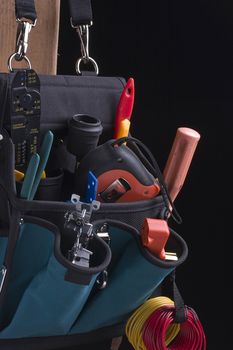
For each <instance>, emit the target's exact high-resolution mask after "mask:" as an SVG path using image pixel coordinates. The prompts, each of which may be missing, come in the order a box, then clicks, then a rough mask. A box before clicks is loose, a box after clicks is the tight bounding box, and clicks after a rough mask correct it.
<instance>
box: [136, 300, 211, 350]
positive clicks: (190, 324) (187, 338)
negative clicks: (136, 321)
mask: <svg viewBox="0 0 233 350" xmlns="http://www.w3.org/2000/svg"><path fill="white" fill-rule="evenodd" d="M174 311H175V308H174V307H173V306H163V307H162V308H160V309H158V310H156V311H155V312H153V313H152V315H151V316H150V317H149V318H148V320H147V321H146V323H145V325H144V328H143V331H142V333H143V334H142V338H143V342H144V344H145V346H146V348H147V349H148V350H167V349H170V350H178V349H179V350H205V349H206V337H205V333H204V330H203V327H202V324H201V322H200V320H199V319H198V316H197V314H196V313H195V311H194V310H193V309H191V308H189V307H186V312H187V320H186V321H185V322H183V323H181V324H180V331H179V333H178V335H177V336H176V337H175V338H174V339H173V341H172V343H171V344H169V347H166V344H165V337H166V332H167V330H168V328H169V326H170V325H171V324H172V323H173V322H174Z"/></svg>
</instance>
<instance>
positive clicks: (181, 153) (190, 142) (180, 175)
mask: <svg viewBox="0 0 233 350" xmlns="http://www.w3.org/2000/svg"><path fill="white" fill-rule="evenodd" d="M199 140H200V134H199V133H198V132H197V131H195V130H193V129H190V128H178V129H177V132H176V137H175V140H174V142H173V145H172V149H171V152H170V154H169V157H168V160H167V163H166V165H165V168H164V172H163V175H164V181H165V183H166V185H167V188H168V192H169V194H170V197H171V200H172V202H174V200H175V198H176V196H177V195H178V193H179V192H180V190H181V188H182V186H183V183H184V180H185V178H186V175H187V172H188V170H189V167H190V164H191V161H192V158H193V155H194V152H195V150H196V147H197V144H198V141H199Z"/></svg>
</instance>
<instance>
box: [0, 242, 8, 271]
mask: <svg viewBox="0 0 233 350" xmlns="http://www.w3.org/2000/svg"><path fill="white" fill-rule="evenodd" d="M7 241H8V238H7V237H0V269H1V267H2V265H3V262H4V258H5V253H6V247H7Z"/></svg>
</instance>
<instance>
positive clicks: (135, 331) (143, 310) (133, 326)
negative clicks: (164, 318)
mask: <svg viewBox="0 0 233 350" xmlns="http://www.w3.org/2000/svg"><path fill="white" fill-rule="evenodd" d="M166 305H169V306H174V302H173V301H172V300H171V299H169V298H167V297H157V298H152V299H149V300H147V301H146V302H145V303H144V304H142V305H141V306H140V307H139V308H138V309H137V310H136V311H135V312H134V313H133V315H131V317H130V318H129V320H128V321H127V324H126V329H125V331H126V336H127V338H128V340H129V342H130V343H131V345H132V346H133V347H134V349H135V350H147V348H146V346H145V344H144V342H143V339H142V332H143V327H144V324H145V322H146V321H147V319H148V318H149V317H150V315H151V314H152V313H153V312H154V311H156V310H157V309H159V308H161V307H163V306H166ZM179 331H180V325H179V324H177V323H174V324H172V325H171V326H170V327H169V328H168V330H167V333H166V339H165V343H166V346H168V345H169V344H170V343H171V342H172V341H173V339H174V338H175V337H176V336H177V334H178V333H179Z"/></svg>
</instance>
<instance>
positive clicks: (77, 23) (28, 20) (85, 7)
mask: <svg viewBox="0 0 233 350" xmlns="http://www.w3.org/2000/svg"><path fill="white" fill-rule="evenodd" d="M68 1H69V8H70V23H71V26H72V27H73V28H75V29H76V31H77V33H78V35H79V38H80V41H81V53H82V56H81V57H80V58H78V60H77V62H76V65H75V69H76V72H77V74H78V75H81V74H82V71H81V64H82V63H84V64H91V65H92V67H93V68H94V71H95V74H96V75H98V74H99V67H98V65H97V63H96V61H95V60H94V59H93V58H92V57H91V56H90V55H89V27H90V26H91V25H92V18H93V16H92V6H91V0H68ZM15 16H16V20H17V22H19V26H18V30H17V38H16V52H15V53H13V54H12V55H11V56H10V57H9V59H8V69H9V70H10V71H12V70H13V69H12V60H13V59H15V60H17V61H21V60H23V59H24V60H25V61H27V63H28V65H29V68H31V63H30V61H29V59H28V58H27V56H26V52H27V47H28V36H29V33H30V31H31V28H32V27H34V26H35V25H36V20H37V13H36V8H35V1H34V0H15Z"/></svg>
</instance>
